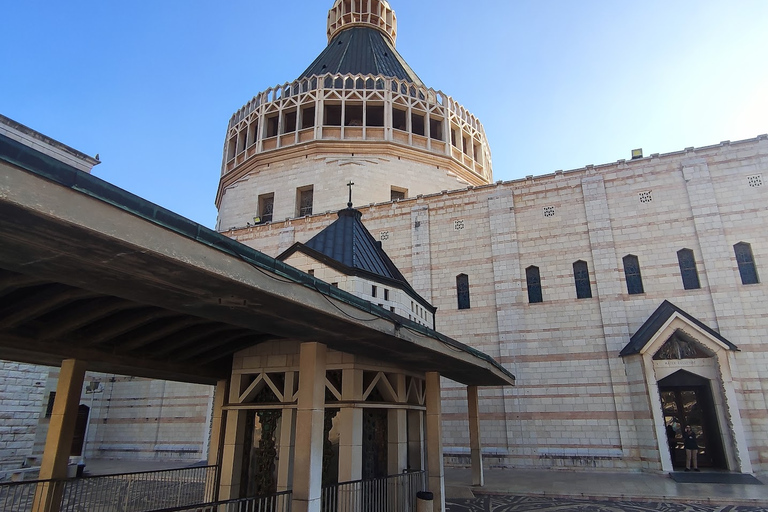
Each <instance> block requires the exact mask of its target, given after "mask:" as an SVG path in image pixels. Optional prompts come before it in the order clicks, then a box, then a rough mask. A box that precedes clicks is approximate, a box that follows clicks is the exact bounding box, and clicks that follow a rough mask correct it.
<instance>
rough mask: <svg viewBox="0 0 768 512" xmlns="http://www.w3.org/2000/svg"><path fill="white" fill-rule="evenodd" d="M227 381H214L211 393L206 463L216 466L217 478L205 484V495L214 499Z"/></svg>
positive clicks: (219, 469) (222, 433)
mask: <svg viewBox="0 0 768 512" xmlns="http://www.w3.org/2000/svg"><path fill="white" fill-rule="evenodd" d="M228 390H229V381H227V380H220V381H218V382H217V383H216V390H215V391H214V393H213V411H212V412H211V442H210V444H209V445H208V465H209V466H217V468H216V475H217V476H218V478H217V479H214V481H212V482H209V481H206V484H205V497H206V498H207V499H208V500H210V501H216V498H217V494H218V487H217V483H218V481H220V480H221V455H222V450H223V448H224V418H225V413H224V405H225V404H226V403H227V392H228Z"/></svg>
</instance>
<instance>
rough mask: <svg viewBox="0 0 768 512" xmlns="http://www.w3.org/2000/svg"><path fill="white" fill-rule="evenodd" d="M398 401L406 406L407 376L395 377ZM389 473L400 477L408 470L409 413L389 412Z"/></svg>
mask: <svg viewBox="0 0 768 512" xmlns="http://www.w3.org/2000/svg"><path fill="white" fill-rule="evenodd" d="M394 378H395V382H392V384H393V385H394V388H395V393H396V394H397V396H396V401H397V402H398V403H402V404H404V403H405V402H406V396H407V392H408V390H407V389H406V388H405V375H401V374H398V375H395V377H394ZM387 423H388V425H387V437H388V439H387V443H388V449H387V464H388V466H389V467H388V468H387V472H388V473H389V474H390V475H398V474H400V473H402V472H403V470H405V469H408V411H406V410H405V409H390V410H389V411H387Z"/></svg>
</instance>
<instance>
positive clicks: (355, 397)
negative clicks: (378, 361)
mask: <svg viewBox="0 0 768 512" xmlns="http://www.w3.org/2000/svg"><path fill="white" fill-rule="evenodd" d="M363 391H364V390H363V371H362V370H355V369H352V368H350V369H346V370H343V373H342V377H341V400H342V401H343V402H362V401H363ZM362 478H363V410H362V409H359V408H357V407H345V408H343V409H341V411H339V482H355V481H357V480H362Z"/></svg>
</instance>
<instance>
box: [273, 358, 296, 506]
mask: <svg viewBox="0 0 768 512" xmlns="http://www.w3.org/2000/svg"><path fill="white" fill-rule="evenodd" d="M295 380H296V374H295V373H294V372H292V371H289V372H286V373H285V386H284V388H283V396H284V397H285V399H284V400H283V401H284V402H287V403H290V402H293V394H294V391H295V390H296V385H295V384H296V383H295ZM295 424H296V411H295V410H294V409H293V408H285V409H283V414H282V421H281V426H280V446H279V447H278V450H279V451H278V456H277V458H278V466H277V492H284V491H289V490H291V488H292V486H293V485H292V484H293V480H292V477H293V454H294V447H295V445H296V434H295V430H294V427H295Z"/></svg>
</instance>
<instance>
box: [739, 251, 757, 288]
mask: <svg viewBox="0 0 768 512" xmlns="http://www.w3.org/2000/svg"><path fill="white" fill-rule="evenodd" d="M733 252H734V254H735V255H736V263H737V264H738V266H739V276H741V284H744V285H749V284H759V283H760V277H759V276H758V274H757V264H756V263H755V255H754V254H753V253H752V245H751V244H748V243H747V242H739V243H737V244H736V245H734V246H733Z"/></svg>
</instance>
